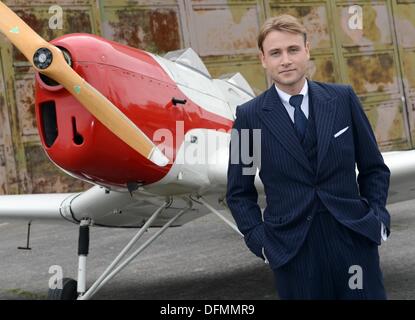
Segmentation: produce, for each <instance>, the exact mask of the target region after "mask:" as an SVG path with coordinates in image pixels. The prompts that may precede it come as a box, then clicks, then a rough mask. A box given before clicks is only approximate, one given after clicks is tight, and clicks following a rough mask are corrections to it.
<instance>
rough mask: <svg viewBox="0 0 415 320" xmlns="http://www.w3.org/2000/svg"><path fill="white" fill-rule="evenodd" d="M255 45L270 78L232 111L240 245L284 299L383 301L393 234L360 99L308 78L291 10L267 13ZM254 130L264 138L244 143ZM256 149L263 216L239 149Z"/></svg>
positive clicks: (232, 180) (306, 53)
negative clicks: (384, 246)
mask: <svg viewBox="0 0 415 320" xmlns="http://www.w3.org/2000/svg"><path fill="white" fill-rule="evenodd" d="M258 46H259V49H260V58H261V62H262V65H263V67H264V68H265V70H266V71H267V73H268V75H269V76H270V77H271V79H272V80H273V82H274V85H272V86H271V87H270V88H269V89H268V90H266V91H265V92H264V93H263V94H261V95H260V96H258V97H256V98H254V99H252V100H251V101H249V102H247V103H245V104H243V105H241V106H239V107H238V108H237V111H236V120H235V122H234V129H235V130H234V131H236V132H237V133H239V135H237V134H233V135H232V139H231V147H230V162H229V168H228V190H227V195H226V200H227V204H228V206H229V208H230V210H231V212H232V215H233V217H234V218H235V221H236V223H237V225H238V227H239V229H240V231H241V232H242V233H243V234H244V239H245V242H246V244H247V246H248V247H249V249H250V250H251V251H252V252H253V253H254V254H256V255H257V256H258V257H261V258H263V259H265V261H266V262H267V261H268V262H269V264H270V266H271V268H272V270H273V272H274V275H275V280H276V287H277V291H278V294H279V296H280V298H281V299H386V294H385V289H384V285H383V276H382V272H381V270H380V265H379V253H378V245H380V243H381V238H382V237H383V239H384V240H386V237H387V235H389V232H390V231H389V229H390V216H389V213H388V211H387V209H386V208H385V205H386V199H387V193H388V188H389V177H390V171H389V169H388V167H387V166H386V165H385V163H384V161H383V158H382V155H381V153H380V152H379V149H378V146H377V143H376V139H375V136H374V134H373V131H372V129H371V126H370V124H369V121H368V119H367V117H366V115H365V113H364V111H363V109H362V106H361V104H360V102H359V99H358V97H357V96H356V94H355V93H354V92H353V89H352V88H351V87H350V86H348V85H338V84H328V83H320V82H315V81H311V80H309V79H306V77H305V73H306V68H307V63H308V60H309V59H310V44H309V43H308V41H307V35H306V31H305V28H304V26H302V25H301V24H300V23H299V22H298V20H297V19H295V18H294V17H292V16H289V15H282V16H278V17H275V18H271V19H268V20H267V21H266V22H265V23H264V25H263V27H262V28H261V30H260V34H259V36H258ZM254 129H259V130H261V141H260V142H258V141H256V140H255V139H253V138H252V136H253V135H252V133H251V134H250V139H245V140H244V139H243V137H244V134H243V133H242V132H243V131H244V130H249V131H250V132H252V131H253V130H254ZM234 133H235V132H234ZM238 136H240V141H238ZM259 146H260V150H261V151H260V152H261V153H260V155H261V161H260V165H259V166H258V169H259V177H260V178H261V180H262V183H263V185H264V191H265V196H266V203H267V206H266V208H265V210H264V212H263V215H262V212H261V210H260V207H259V206H258V203H257V200H258V194H257V191H256V188H255V185H254V180H255V174H252V172H253V173H255V170H253V171H252V170H251V174H246V171H244V169H247V168H248V167H249V165H247V164H245V163H243V161H242V160H243V156H241V155H242V154H243V152H245V151H246V150H249V151H250V152H251V153H252V152H253V150H256V149H258V148H259ZM244 150H245V151H244ZM356 164H357V168H358V171H359V174H358V177H357V181H356V171H355V165H356Z"/></svg>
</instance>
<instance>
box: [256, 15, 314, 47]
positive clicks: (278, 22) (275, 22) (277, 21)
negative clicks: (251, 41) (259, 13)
mask: <svg viewBox="0 0 415 320" xmlns="http://www.w3.org/2000/svg"><path fill="white" fill-rule="evenodd" d="M271 31H283V32H290V33H298V34H302V35H303V37H304V44H305V43H306V42H307V31H306V29H305V27H304V26H303V25H302V24H301V23H300V22H299V21H298V19H297V18H296V17H293V16H291V15H289V14H282V15H279V16H276V17H272V18H268V19H267V20H266V21H265V22H264V24H263V25H262V27H261V30H260V31H259V35H258V48H259V49H260V50H261V51H262V52H264V50H263V47H262V44H263V42H264V40H265V38H266V37H267V35H268V34H269V33H270V32H271Z"/></svg>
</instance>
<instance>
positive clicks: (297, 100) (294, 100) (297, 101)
mask: <svg viewBox="0 0 415 320" xmlns="http://www.w3.org/2000/svg"><path fill="white" fill-rule="evenodd" d="M303 97H304V96H303V95H302V94H296V95H295V96H292V97H291V98H290V105H292V106H293V107H294V108H299V107H300V106H301V102H303Z"/></svg>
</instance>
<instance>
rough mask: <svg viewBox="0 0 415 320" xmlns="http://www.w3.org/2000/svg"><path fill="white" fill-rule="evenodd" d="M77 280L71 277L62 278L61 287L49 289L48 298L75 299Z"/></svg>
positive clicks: (76, 296) (76, 295)
mask: <svg viewBox="0 0 415 320" xmlns="http://www.w3.org/2000/svg"><path fill="white" fill-rule="evenodd" d="M77 285H78V284H77V282H76V281H75V280H74V279H71V278H63V279H62V289H49V291H48V300H76V298H78V292H77Z"/></svg>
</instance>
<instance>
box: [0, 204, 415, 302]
mask: <svg viewBox="0 0 415 320" xmlns="http://www.w3.org/2000/svg"><path fill="white" fill-rule="evenodd" d="M388 208H389V211H390V213H391V215H392V234H391V237H390V238H389V239H388V241H387V242H385V243H383V244H382V246H381V247H380V256H381V265H382V270H383V273H384V278H385V286H386V291H387V294H388V298H389V299H411V300H415V200H413V201H407V202H403V203H399V204H394V205H391V206H389V207H388ZM156 231H157V229H153V230H150V231H148V232H147V233H146V234H145V235H144V237H143V239H142V241H144V240H146V239H148V238H149V237H150V236H151V235H152V234H154V233H155V232H156ZM135 232H136V231H135V230H131V229H103V228H92V229H91V241H90V254H89V256H88V285H91V284H92V282H93V280H95V279H97V278H98V277H99V275H100V274H101V273H102V272H103V271H104V270H105V268H106V267H107V266H108V265H109V264H110V263H111V261H112V259H113V258H114V257H115V256H116V255H117V254H118V253H119V251H120V250H121V249H122V248H123V246H124V245H125V244H126V243H128V241H129V240H130V238H131V237H132V236H133V235H134V234H135ZM77 242H78V228H77V226H75V225H71V224H67V225H41V224H33V225H32V231H31V243H30V245H31V247H32V250H30V251H22V250H17V247H18V246H24V245H25V244H26V226H25V225H22V224H17V223H8V224H5V223H3V222H1V221H0V255H1V257H0V299H14V300H16V299H24V300H26V299H46V297H47V288H48V283H49V279H50V277H51V276H52V274H50V273H49V268H50V267H51V266H53V265H58V266H61V267H62V270H63V276H64V277H71V278H76V270H77ZM141 243H142V242H141ZM94 299H157V300H158V299H179V300H180V299H188V300H194V299H198V300H205V299H219V300H234V299H243V300H244V299H254V300H256V299H261V300H262V299H264V300H273V299H278V296H277V294H276V291H275V289H274V279H273V275H272V271H271V270H270V269H269V267H268V266H267V265H265V264H264V263H263V262H262V260H260V259H258V258H256V257H255V256H254V255H253V254H251V253H250V252H249V251H248V249H247V248H246V247H245V244H244V242H243V240H242V239H241V238H240V236H239V235H237V234H236V233H235V232H234V231H233V230H232V229H231V228H229V227H228V226H227V225H225V224H224V223H223V222H222V221H221V220H219V218H218V217H216V216H214V215H213V214H211V215H207V216H204V217H202V218H200V219H197V220H195V221H193V222H190V223H188V224H186V225H184V226H182V227H177V228H170V229H169V230H167V231H166V233H165V234H163V235H162V236H161V237H160V238H159V239H158V240H156V242H154V243H153V245H151V246H150V247H148V248H147V249H146V250H145V251H144V252H143V253H142V255H140V256H139V257H138V258H137V259H136V260H134V261H133V262H132V263H131V264H130V265H129V266H128V267H127V268H126V269H125V270H124V271H123V272H122V273H120V274H118V275H117V276H116V277H115V278H114V279H112V280H111V281H110V282H109V283H108V284H107V285H106V286H105V287H103V288H102V289H101V290H100V291H99V292H98V293H97V294H96V295H95V296H94Z"/></svg>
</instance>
